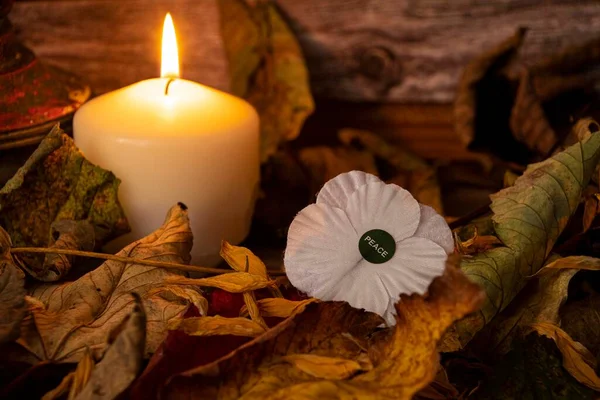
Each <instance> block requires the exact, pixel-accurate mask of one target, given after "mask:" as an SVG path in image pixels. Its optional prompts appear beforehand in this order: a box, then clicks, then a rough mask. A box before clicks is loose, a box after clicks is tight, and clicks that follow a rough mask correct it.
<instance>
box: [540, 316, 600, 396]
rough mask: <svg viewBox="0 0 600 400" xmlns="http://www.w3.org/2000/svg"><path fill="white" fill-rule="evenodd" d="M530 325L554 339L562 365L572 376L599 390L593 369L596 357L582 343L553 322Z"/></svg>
mask: <svg viewBox="0 0 600 400" xmlns="http://www.w3.org/2000/svg"><path fill="white" fill-rule="evenodd" d="M530 327H531V329H532V330H534V331H535V332H537V333H539V334H540V335H544V336H546V337H549V338H550V339H552V340H554V342H555V343H556V347H558V349H559V350H560V352H561V354H562V356H563V366H564V367H565V369H566V370H567V371H569V373H570V374H571V375H572V376H573V378H575V379H577V381H579V382H580V383H582V384H584V385H585V386H587V387H589V388H590V389H594V390H596V391H600V377H598V375H596V371H595V368H596V358H595V357H594V356H593V355H592V353H590V351H589V350H588V349H586V348H585V346H584V345H582V344H581V343H579V342H576V341H574V340H573V339H572V338H571V337H570V336H569V334H568V333H567V332H565V331H563V330H562V329H560V328H559V327H558V326H556V325H554V324H551V323H548V322H539V323H536V324H532V325H531V326H530Z"/></svg>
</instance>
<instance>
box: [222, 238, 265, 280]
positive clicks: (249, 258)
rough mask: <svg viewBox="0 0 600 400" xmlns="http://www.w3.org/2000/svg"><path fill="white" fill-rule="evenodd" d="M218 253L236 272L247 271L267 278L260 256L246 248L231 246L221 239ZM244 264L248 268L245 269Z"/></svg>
mask: <svg viewBox="0 0 600 400" xmlns="http://www.w3.org/2000/svg"><path fill="white" fill-rule="evenodd" d="M219 254H220V255H221V257H222V258H223V260H225V261H226V262H227V264H229V266H230V267H231V268H233V269H235V270H236V271H237V272H248V273H250V274H255V275H258V276H262V277H263V278H265V279H267V267H266V266H265V264H264V263H263V262H262V260H261V259H260V258H258V257H257V256H256V255H255V254H254V253H253V252H251V251H250V250H248V249H247V248H245V247H239V246H233V245H231V244H229V243H228V242H227V241H225V240H223V241H222V242H221V252H220V253H219ZM246 265H247V266H248V270H246Z"/></svg>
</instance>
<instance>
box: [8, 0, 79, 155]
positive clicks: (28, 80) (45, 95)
mask: <svg viewBox="0 0 600 400" xmlns="http://www.w3.org/2000/svg"><path fill="white" fill-rule="evenodd" d="M12 3H13V0H0V150H2V149H7V148H12V147H21V146H26V145H30V144H36V143H38V142H40V141H41V139H42V138H43V137H44V136H45V134H46V133H47V132H48V130H49V129H50V128H51V127H52V126H53V125H54V124H56V123H57V122H63V123H64V122H67V121H70V119H71V118H72V116H73V113H74V112H75V111H76V110H77V108H79V106H81V105H82V104H83V103H84V102H85V101H87V100H88V99H89V97H90V95H91V91H90V88H89V86H87V85H86V84H84V83H83V82H82V81H81V80H80V79H79V78H78V77H76V76H75V75H73V74H71V73H68V72H65V71H63V70H61V69H59V68H56V67H52V66H49V65H45V64H44V63H42V62H41V61H40V60H39V59H38V58H37V57H36V56H35V54H34V53H33V52H32V51H31V50H29V49H28V48H27V47H25V46H24V45H23V44H22V43H20V42H19V41H18V40H17V38H16V37H15V33H14V30H13V27H12V25H11V23H10V21H9V20H8V18H7V15H8V13H9V11H10V9H11V6H12Z"/></svg>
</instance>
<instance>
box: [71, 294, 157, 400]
mask: <svg viewBox="0 0 600 400" xmlns="http://www.w3.org/2000/svg"><path fill="white" fill-rule="evenodd" d="M133 297H134V306H133V309H132V311H131V313H130V314H129V315H128V317H127V320H126V322H125V324H124V326H123V328H122V329H121V331H120V332H119V333H118V335H116V340H115V341H114V342H112V343H111V344H110V346H109V347H108V350H107V351H106V352H105V354H104V357H102V360H101V361H100V362H99V363H98V364H97V365H96V367H95V368H94V370H93V371H92V373H91V375H90V378H89V381H88V382H87V384H86V385H85V386H84V387H83V389H82V390H81V393H80V394H79V395H78V396H77V397H76V398H75V399H76V400H88V399H115V398H117V397H118V396H119V395H120V394H121V393H123V392H124V391H125V390H126V389H127V388H128V387H129V385H131V382H133V381H134V379H135V378H136V377H137V375H138V373H139V372H140V369H141V367H142V364H143V362H144V350H145V347H146V343H145V342H146V312H145V311H144V306H143V303H142V299H141V297H140V296H139V295H137V294H135V293H133Z"/></svg>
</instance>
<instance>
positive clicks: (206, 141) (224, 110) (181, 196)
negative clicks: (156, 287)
mask: <svg viewBox="0 0 600 400" xmlns="http://www.w3.org/2000/svg"><path fill="white" fill-rule="evenodd" d="M169 23H170V29H169ZM169 39H170V41H171V42H172V43H170V44H169ZM162 56H163V63H162V68H161V76H162V77H161V78H156V79H148V80H145V81H142V82H138V83H135V84H133V85H131V86H127V87H125V88H122V89H119V90H116V91H114V92H111V93H107V94H104V95H102V96H100V97H97V98H95V99H93V100H92V101H90V102H88V103H87V104H85V105H84V106H83V107H81V108H80V109H79V110H78V111H77V113H76V114H75V117H74V120H73V130H74V137H75V143H76V144H77V146H78V147H79V148H80V149H81V151H82V152H83V153H84V154H85V156H86V157H87V158H88V159H89V160H90V161H91V162H93V163H96V164H98V165H100V166H101V167H103V168H105V169H108V170H110V171H113V172H114V173H115V175H117V177H119V178H120V179H121V181H122V183H121V187H120V189H119V199H120V201H121V204H122V206H123V208H124V209H125V212H126V214H127V217H128V219H129V223H130V225H131V228H132V232H131V233H130V234H128V235H126V236H125V237H123V238H121V239H117V242H116V243H113V245H112V246H110V247H111V250H115V249H116V248H117V247H119V246H123V245H125V244H127V243H129V242H131V241H133V240H135V239H138V238H141V237H143V236H145V235H147V234H149V233H151V232H152V231H153V230H155V229H156V228H158V227H159V226H160V225H161V224H162V222H163V220H164V218H165V215H166V212H167V211H168V209H169V208H170V207H171V206H173V205H174V204H176V203H177V202H182V203H184V204H186V205H187V206H188V209H189V216H190V222H191V227H192V232H193V234H194V247H193V249H192V260H193V262H194V263H196V264H205V265H211V264H214V263H216V262H217V261H218V252H219V248H220V243H221V240H222V239H225V240H227V241H230V242H232V243H239V242H240V241H242V240H243V239H244V238H245V237H246V235H247V234H248V230H249V226H250V221H251V217H252V211H253V208H254V201H255V198H256V194H257V191H258V182H259V143H258V141H259V133H258V128H259V121H258V116H257V114H256V111H255V110H254V108H252V106H251V105H249V104H248V103H246V102H245V101H244V100H242V99H239V98H237V97H234V96H231V95H229V94H226V93H223V92H220V91H217V90H215V89H212V88H209V87H206V86H203V85H200V84H198V83H195V82H191V81H188V80H184V79H174V80H173V79H172V78H175V77H177V76H178V74H179V71H178V69H179V67H178V60H177V47H176V43H175V32H174V29H173V27H172V22H170V15H167V18H166V19H165V28H164V31H163V55H162ZM167 85H168V90H166V89H167Z"/></svg>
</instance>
